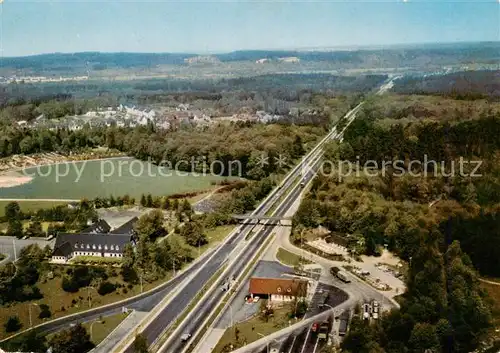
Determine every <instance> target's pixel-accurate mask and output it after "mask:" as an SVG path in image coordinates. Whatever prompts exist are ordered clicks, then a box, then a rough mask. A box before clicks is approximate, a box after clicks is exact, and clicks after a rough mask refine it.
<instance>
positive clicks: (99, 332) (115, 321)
mask: <svg viewBox="0 0 500 353" xmlns="http://www.w3.org/2000/svg"><path fill="white" fill-rule="evenodd" d="M127 316H128V314H124V313H119V314H116V315H111V316H106V317H105V318H102V320H98V321H101V322H95V323H94V324H93V326H92V335H91V341H92V342H93V343H94V344H95V345H96V346H97V345H98V344H99V343H101V342H102V341H103V340H104V339H105V338H106V337H107V336H108V335H109V334H110V333H111V332H112V331H113V330H114V329H115V328H116V327H117V326H118V325H120V323H121V322H122V321H123V320H125V318H126V317H127ZM91 324H92V323H91V322H88V323H85V324H83V326H84V327H85V329H86V330H87V332H88V333H89V334H90V325H91Z"/></svg>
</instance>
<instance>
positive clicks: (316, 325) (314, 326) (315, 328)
mask: <svg viewBox="0 0 500 353" xmlns="http://www.w3.org/2000/svg"><path fill="white" fill-rule="evenodd" d="M318 326H319V324H318V323H317V322H315V323H313V324H312V326H311V331H312V332H317V331H318Z"/></svg>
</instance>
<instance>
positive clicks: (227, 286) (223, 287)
mask: <svg viewBox="0 0 500 353" xmlns="http://www.w3.org/2000/svg"><path fill="white" fill-rule="evenodd" d="M229 287H231V285H230V284H229V282H224V283H223V284H222V288H221V290H222V291H223V292H225V291H227V290H229Z"/></svg>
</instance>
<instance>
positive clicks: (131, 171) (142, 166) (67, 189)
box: [0, 158, 224, 199]
mask: <svg viewBox="0 0 500 353" xmlns="http://www.w3.org/2000/svg"><path fill="white" fill-rule="evenodd" d="M20 173H21V175H29V176H32V177H33V179H32V180H31V181H30V182H28V183H25V184H23V185H18V186H15V187H10V188H0V198H33V199H81V198H83V197H86V198H89V199H91V198H95V197H97V196H99V197H104V196H109V195H114V196H121V195H125V194H129V195H130V196H133V197H136V198H137V197H140V196H141V194H148V193H151V194H153V195H157V196H161V195H170V194H176V193H185V192H192V191H200V190H206V189H208V188H210V187H211V186H212V184H211V183H212V182H216V181H221V180H223V179H224V178H223V177H218V176H212V175H206V176H203V175H201V174H198V175H194V173H193V174H189V173H185V172H177V171H173V170H169V169H167V168H162V167H158V166H156V165H153V164H151V163H149V162H143V161H139V160H137V159H133V158H115V159H104V160H94V161H79V162H68V163H62V164H53V165H45V166H38V167H33V168H27V169H25V170H23V171H22V172H20Z"/></svg>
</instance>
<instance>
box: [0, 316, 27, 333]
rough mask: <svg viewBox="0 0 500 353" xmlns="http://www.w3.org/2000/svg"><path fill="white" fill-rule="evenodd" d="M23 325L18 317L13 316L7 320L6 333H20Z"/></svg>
mask: <svg viewBox="0 0 500 353" xmlns="http://www.w3.org/2000/svg"><path fill="white" fill-rule="evenodd" d="M22 326H23V325H22V324H21V321H19V318H18V317H17V316H11V317H9V318H8V319H7V322H6V323H5V325H4V327H5V332H7V333H9V332H16V331H19V329H20V328H21V327H22Z"/></svg>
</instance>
